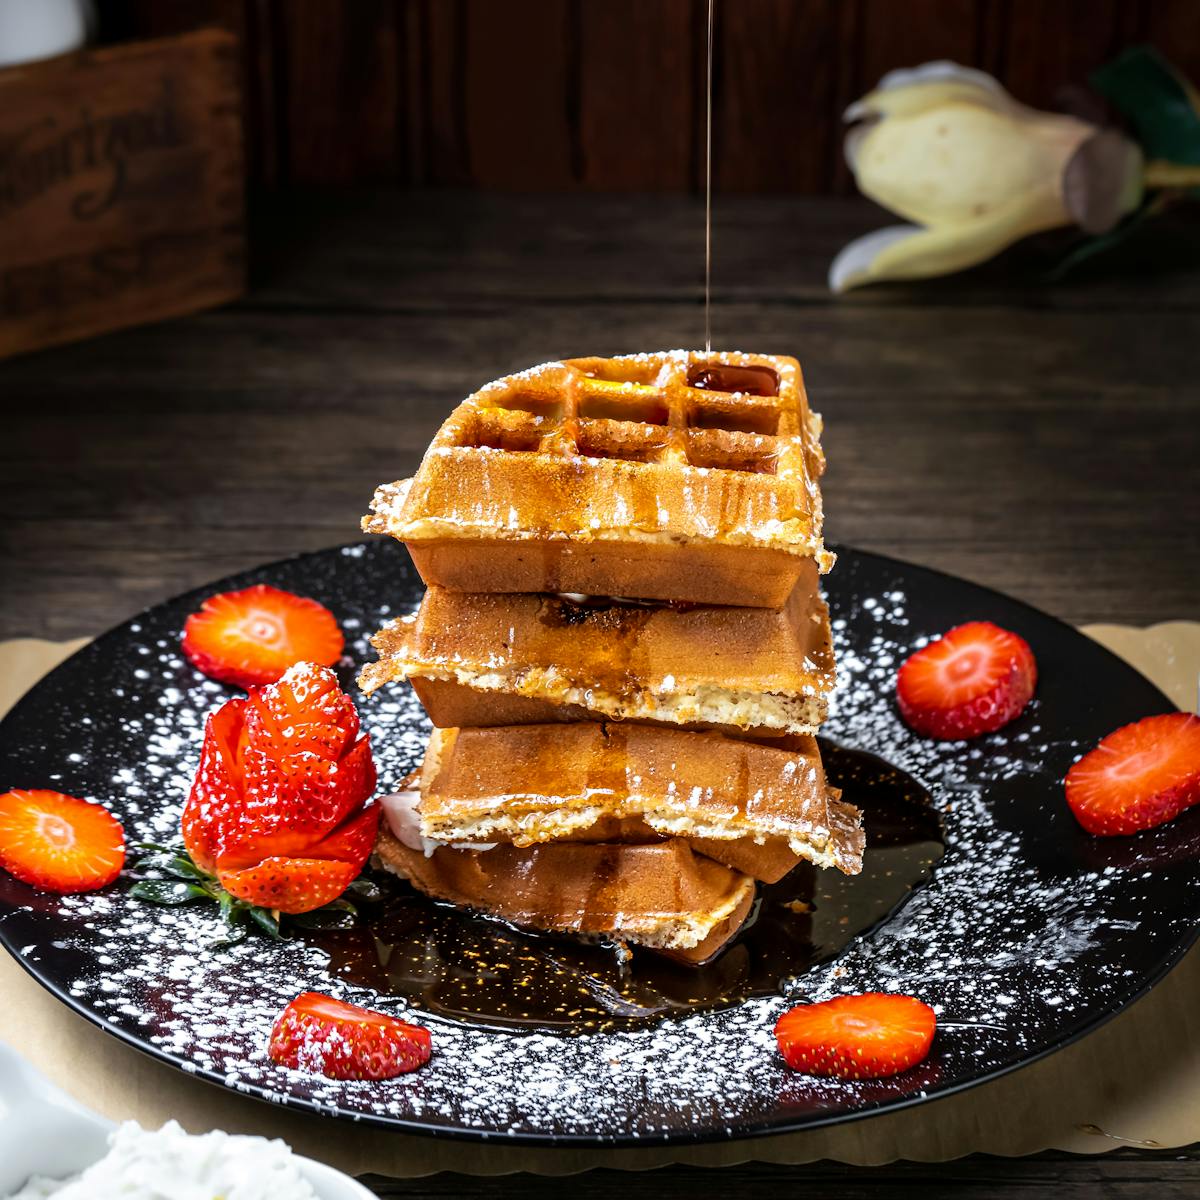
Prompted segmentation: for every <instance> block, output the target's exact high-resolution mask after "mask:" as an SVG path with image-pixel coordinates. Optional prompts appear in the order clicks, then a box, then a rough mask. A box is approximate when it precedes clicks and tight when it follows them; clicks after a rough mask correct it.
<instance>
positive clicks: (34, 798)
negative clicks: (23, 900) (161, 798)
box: [0, 788, 125, 893]
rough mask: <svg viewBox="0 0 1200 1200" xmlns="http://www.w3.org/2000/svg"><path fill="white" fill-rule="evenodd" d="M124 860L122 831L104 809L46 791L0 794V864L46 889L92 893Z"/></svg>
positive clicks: (113, 876) (19, 790)
mask: <svg viewBox="0 0 1200 1200" xmlns="http://www.w3.org/2000/svg"><path fill="white" fill-rule="evenodd" d="M124 865H125V831H124V830H123V829H122V828H121V823H120V821H118V820H117V818H116V817H114V816H113V815H112V813H110V812H109V811H108V810H107V809H106V808H102V807H101V806H100V805H99V804H92V803H90V802H89V801H87V800H79V799H77V798H76V797H75V796H64V795H63V794H62V793H61V792H50V791H40V790H31V791H26V790H25V789H23V788H14V789H13V790H12V791H11V792H5V793H4V795H2V796H0V867H3V868H4V870H6V871H7V872H8V873H9V874H10V875H15V876H16V877H17V878H18V879H20V880H22V881H23V882H24V883H28V884H31V885H32V886H33V887H36V888H41V889H42V890H43V891H47V892H64V893H66V892H93V891H95V890H96V889H97V888H102V887H107V886H108V885H109V884H110V883H112V881H113V880H114V879H116V877H117V876H118V875H119V874H120V873H121V868H122V867H123V866H124Z"/></svg>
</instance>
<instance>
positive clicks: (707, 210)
mask: <svg viewBox="0 0 1200 1200" xmlns="http://www.w3.org/2000/svg"><path fill="white" fill-rule="evenodd" d="M715 3H716V0H708V81H707V82H708V87H707V92H706V106H705V128H704V353H705V354H711V353H712V305H711V302H712V100H713V5H714V4H715Z"/></svg>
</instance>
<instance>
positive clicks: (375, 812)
mask: <svg viewBox="0 0 1200 1200" xmlns="http://www.w3.org/2000/svg"><path fill="white" fill-rule="evenodd" d="M380 811H381V810H380V809H379V807H378V806H377V805H376V806H372V807H371V808H364V809H363V810H362V812H360V813H359V814H358V815H357V816H356V817H353V818H352V819H351V820H349V821H347V822H346V823H345V824H344V825H342V826H341V827H340V828H338V829H335V830H334V831H333V833H331V834H330V835H329V836H328V837H326V838H323V839H322V840H321V841H319V842H316V843H315V844H313V845H310V846H308V847H307V849H304V850H303V851H302V852H301V854H302V856H299V855H298V856H296V857H290V856H283V855H274V856H272V857H269V858H262V857H261V856H260V855H258V854H252V855H250V857H249V862H248V863H244V862H239V859H238V856H237V855H236V854H227V855H224V856H222V858H221V859H220V861H219V862H218V864H217V881H218V882H219V883H220V884H221V886H222V887H223V888H224V889H225V890H226V891H227V892H228V893H229V894H230V895H231V896H235V897H236V898H237V899H239V900H245V901H247V903H249V904H253V905H256V906H257V907H259V908H267V909H273V910H275V911H276V912H285V913H305V912H311V911H312V910H313V909H314V908H320V907H321V905H323V904H328V903H329V902H330V901H331V900H336V899H337V898H338V897H339V896H340V895H341V894H342V893H343V892H344V891H345V890H346V888H348V887H349V886H350V884H351V883H353V882H354V880H355V879H357V878H358V876H359V874H360V873H361V872H362V869H363V867H364V865H365V864H366V861H367V858H368V857H369V856H370V854H371V849H372V847H373V846H374V845H375V835H376V834H377V833H378V832H379V814H380Z"/></svg>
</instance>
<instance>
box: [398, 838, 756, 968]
mask: <svg viewBox="0 0 1200 1200" xmlns="http://www.w3.org/2000/svg"><path fill="white" fill-rule="evenodd" d="M375 856H376V861H377V862H379V863H380V864H381V865H382V866H384V867H385V868H387V869H388V870H389V871H392V872H394V873H395V874H397V875H399V876H401V877H402V878H404V879H407V880H409V882H411V883H412V884H413V886H414V887H416V888H417V889H418V890H420V891H422V892H424V893H426V895H429V896H433V897H434V898H435V899H438V900H449V901H450V902H451V903H454V904H460V905H466V906H468V907H470V908H475V909H480V910H482V911H483V912H487V913H491V914H492V915H494V916H498V917H503V918H504V919H505V920H508V921H512V922H514V923H515V924H518V925H526V926H529V927H531V928H534V929H546V930H554V931H557V932H563V933H577V934H588V935H592V936H599V937H610V938H614V939H616V940H620V941H628V942H633V943H636V944H639V945H644V946H649V947H651V948H653V949H656V950H660V951H663V952H667V953H671V954H672V955H673V956H674V957H679V958H683V959H684V960H686V961H690V962H702V961H704V960H706V959H708V958H711V957H712V956H713V955H714V954H715V953H716V952H717V951H718V950H719V949H720V948H721V947H722V945H723V944H724V943H725V942H726V941H728V940H729V938H731V937H732V936H733V935H734V934H735V933H736V932H737V930H738V929H739V928H740V927H741V926H742V924H743V923H744V921H745V919H746V917H747V916H748V915H749V912H750V909H751V906H752V905H753V903H754V881H753V880H752V879H749V878H748V877H747V876H745V875H742V874H740V873H738V872H737V871H732V870H730V869H729V868H728V867H723V866H720V865H719V864H718V863H715V862H711V861H710V860H708V859H706V858H701V857H700V856H698V855H696V854H693V853H692V851H691V849H690V848H689V847H688V846H687V844H686V843H685V842H682V841H679V840H677V839H675V840H670V841H664V842H657V843H654V844H652V845H641V846H636V845H622V844H615V845H602V844H596V843H581V842H565V843H557V844H553V845H542V846H528V847H518V846H511V845H504V846H496V847H495V848H494V849H491V850H458V849H450V848H448V847H443V848H441V849H439V850H436V851H434V852H433V854H431V855H428V856H427V855H426V854H424V853H423V852H422V851H420V850H414V849H412V848H411V847H409V846H406V845H405V844H404V843H403V842H401V841H400V840H399V839H398V838H396V837H395V836H394V835H393V834H392V833H391V831H390V830H389V829H388V828H387V827H386V825H381V826H380V828H379V838H378V841H377V842H376V844H375Z"/></svg>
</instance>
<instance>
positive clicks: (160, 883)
mask: <svg viewBox="0 0 1200 1200" xmlns="http://www.w3.org/2000/svg"><path fill="white" fill-rule="evenodd" d="M129 894H130V895H131V896H133V897H134V898H135V899H137V900H145V901H147V902H149V903H150V904H163V905H166V906H167V907H170V908H174V907H176V906H177V905H180V904H191V903H192V901H194V900H211V899H212V897H211V896H210V895H209V893H208V891H207V890H206V889H205V888H202V887H199V886H198V885H197V884H194V883H183V882H181V881H178V880H171V879H143V880H140V881H139V882H138V883H135V884H134V885H133V887H131V888H130V889H129Z"/></svg>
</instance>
